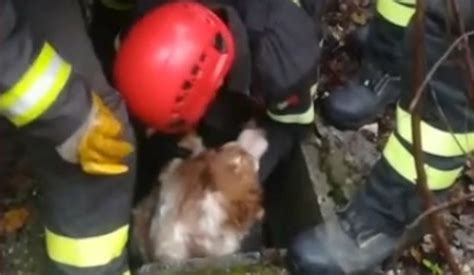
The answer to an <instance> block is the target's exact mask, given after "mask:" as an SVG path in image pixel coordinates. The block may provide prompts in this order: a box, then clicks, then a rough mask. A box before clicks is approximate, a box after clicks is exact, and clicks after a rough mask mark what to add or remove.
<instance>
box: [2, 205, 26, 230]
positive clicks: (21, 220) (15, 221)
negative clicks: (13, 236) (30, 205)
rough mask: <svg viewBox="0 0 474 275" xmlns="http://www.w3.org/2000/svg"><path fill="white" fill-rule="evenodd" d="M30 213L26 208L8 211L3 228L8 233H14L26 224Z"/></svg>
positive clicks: (4, 217)
mask: <svg viewBox="0 0 474 275" xmlns="http://www.w3.org/2000/svg"><path fill="white" fill-rule="evenodd" d="M29 216H30V213H29V212H28V210H26V208H17V209H13V210H10V211H7V212H6V213H5V215H4V216H3V228H4V231H5V232H6V233H14V232H16V231H18V230H20V229H21V228H22V227H23V226H25V224H26V222H27V220H28V217H29Z"/></svg>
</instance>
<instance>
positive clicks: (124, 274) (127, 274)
mask: <svg viewBox="0 0 474 275" xmlns="http://www.w3.org/2000/svg"><path fill="white" fill-rule="evenodd" d="M130 274H132V273H130V270H128V271H125V272H124V273H123V275H130Z"/></svg>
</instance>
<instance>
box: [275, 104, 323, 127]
mask: <svg viewBox="0 0 474 275" xmlns="http://www.w3.org/2000/svg"><path fill="white" fill-rule="evenodd" d="M267 115H268V116H269V117H270V118H271V119H273V120H275V121H278V122H281V123H298V124H308V123H311V122H313V121H314V105H313V102H311V106H310V107H309V108H308V109H307V110H306V111H305V112H304V113H301V114H285V115H278V114H274V113H272V112H271V111H270V110H267Z"/></svg>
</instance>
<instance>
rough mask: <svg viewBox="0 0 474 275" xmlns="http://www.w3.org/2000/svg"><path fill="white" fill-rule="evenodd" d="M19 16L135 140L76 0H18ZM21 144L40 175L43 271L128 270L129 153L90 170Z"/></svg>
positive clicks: (49, 149) (44, 148)
mask: <svg viewBox="0 0 474 275" xmlns="http://www.w3.org/2000/svg"><path fill="white" fill-rule="evenodd" d="M14 4H15V5H20V6H19V7H18V8H17V10H18V11H21V14H20V16H21V17H24V18H22V19H23V20H24V21H25V22H27V23H29V24H30V27H31V30H32V32H33V33H35V34H37V35H41V36H42V37H43V38H45V39H46V40H48V41H49V42H50V43H51V44H52V45H54V47H55V48H56V49H57V50H58V52H59V53H60V54H61V55H62V56H63V57H64V58H65V59H66V60H67V61H69V62H70V63H71V64H72V66H73V69H74V70H76V71H77V72H79V73H81V74H82V75H83V76H84V77H85V78H86V79H87V80H89V81H90V83H91V84H92V85H93V87H96V88H98V89H99V90H98V91H97V93H98V94H99V95H100V96H101V97H102V98H103V100H104V102H105V103H106V104H107V105H108V106H109V107H110V108H111V109H112V110H113V111H114V112H115V113H116V114H117V115H118V116H119V117H120V118H121V121H124V122H125V125H124V129H125V131H124V132H125V134H126V139H127V140H128V141H129V142H131V143H132V144H133V145H135V138H134V134H133V131H132V127H131V126H130V123H129V120H128V118H127V112H126V109H125V106H124V103H123V101H122V100H121V98H120V96H119V95H118V94H117V93H115V92H111V91H113V89H111V88H110V86H108V84H107V81H106V79H105V77H104V74H103V72H102V69H101V67H100V63H99V62H98V60H97V58H96V56H95V53H94V50H93V47H92V43H91V42H90V40H89V37H88V35H87V31H86V25H85V24H86V23H85V21H84V20H83V17H82V14H81V9H80V6H79V3H78V2H77V1H76V0H35V1H29V0H18V1H14ZM27 150H28V152H29V157H30V160H31V162H32V165H33V167H34V170H35V173H36V174H37V175H38V176H39V179H40V186H39V188H40V192H41V194H42V195H41V196H40V197H41V198H40V206H41V210H42V217H43V220H44V223H45V238H46V249H47V254H48V257H49V263H48V267H47V270H46V271H45V272H44V274H48V275H55V274H81V275H87V274H129V269H128V263H127V253H126V244H127V241H128V228H129V220H130V209H131V204H132V193H133V185H134V181H135V169H136V168H135V155H132V156H130V157H128V158H127V159H126V162H127V164H128V166H129V167H130V169H129V172H127V173H126V174H122V175H118V176H92V175H87V174H85V173H83V172H82V170H81V168H80V166H79V165H73V164H70V163H67V162H65V161H63V160H62V159H61V158H60V156H59V155H58V154H57V153H56V151H55V148H54V146H52V145H49V144H45V142H44V141H40V140H31V141H30V140H28V144H27Z"/></svg>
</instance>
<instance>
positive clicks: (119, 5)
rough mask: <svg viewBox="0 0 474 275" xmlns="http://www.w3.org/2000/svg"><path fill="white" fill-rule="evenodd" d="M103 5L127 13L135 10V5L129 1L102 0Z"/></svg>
mask: <svg viewBox="0 0 474 275" xmlns="http://www.w3.org/2000/svg"><path fill="white" fill-rule="evenodd" d="M101 2H102V4H103V5H104V6H106V7H107V8H110V9H114V10H119V11H126V10H130V9H132V8H133V3H132V2H131V1H129V0H125V1H123V0H122V1H120V0H101Z"/></svg>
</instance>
